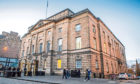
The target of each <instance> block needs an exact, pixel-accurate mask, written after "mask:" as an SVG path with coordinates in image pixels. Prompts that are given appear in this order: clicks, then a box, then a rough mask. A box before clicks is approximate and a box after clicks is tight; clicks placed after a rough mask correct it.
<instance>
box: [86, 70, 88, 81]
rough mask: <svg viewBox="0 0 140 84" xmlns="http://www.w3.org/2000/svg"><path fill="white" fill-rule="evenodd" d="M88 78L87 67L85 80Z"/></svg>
mask: <svg viewBox="0 0 140 84" xmlns="http://www.w3.org/2000/svg"><path fill="white" fill-rule="evenodd" d="M87 80H88V69H86V76H85V81H87Z"/></svg>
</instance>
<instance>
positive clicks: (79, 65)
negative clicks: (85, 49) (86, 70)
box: [76, 59, 82, 68]
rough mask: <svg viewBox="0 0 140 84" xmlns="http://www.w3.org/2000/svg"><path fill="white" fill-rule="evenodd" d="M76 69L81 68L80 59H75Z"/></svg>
mask: <svg viewBox="0 0 140 84" xmlns="http://www.w3.org/2000/svg"><path fill="white" fill-rule="evenodd" d="M76 68H82V62H81V59H77V60H76Z"/></svg>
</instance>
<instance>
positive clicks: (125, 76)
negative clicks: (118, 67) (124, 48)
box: [118, 73, 128, 80]
mask: <svg viewBox="0 0 140 84" xmlns="http://www.w3.org/2000/svg"><path fill="white" fill-rule="evenodd" d="M118 79H125V80H127V79H128V75H127V73H120V74H119V76H118Z"/></svg>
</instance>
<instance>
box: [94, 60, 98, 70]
mask: <svg viewBox="0 0 140 84" xmlns="http://www.w3.org/2000/svg"><path fill="white" fill-rule="evenodd" d="M95 62H96V69H98V68H99V66H98V61H97V60H96V61H95Z"/></svg>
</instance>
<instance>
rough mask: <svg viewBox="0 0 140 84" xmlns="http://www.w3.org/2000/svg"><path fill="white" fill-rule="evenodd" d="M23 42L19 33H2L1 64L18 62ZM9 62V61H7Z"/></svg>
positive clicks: (0, 41) (0, 43)
mask: <svg viewBox="0 0 140 84" xmlns="http://www.w3.org/2000/svg"><path fill="white" fill-rule="evenodd" d="M20 45H21V40H20V37H19V35H18V33H16V32H13V31H11V32H10V33H8V32H2V35H0V64H3V65H5V64H6V63H7V62H8V65H9V66H10V64H13V63H14V62H16V61H17V60H18V57H19V51H20ZM7 60H8V61H7Z"/></svg>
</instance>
